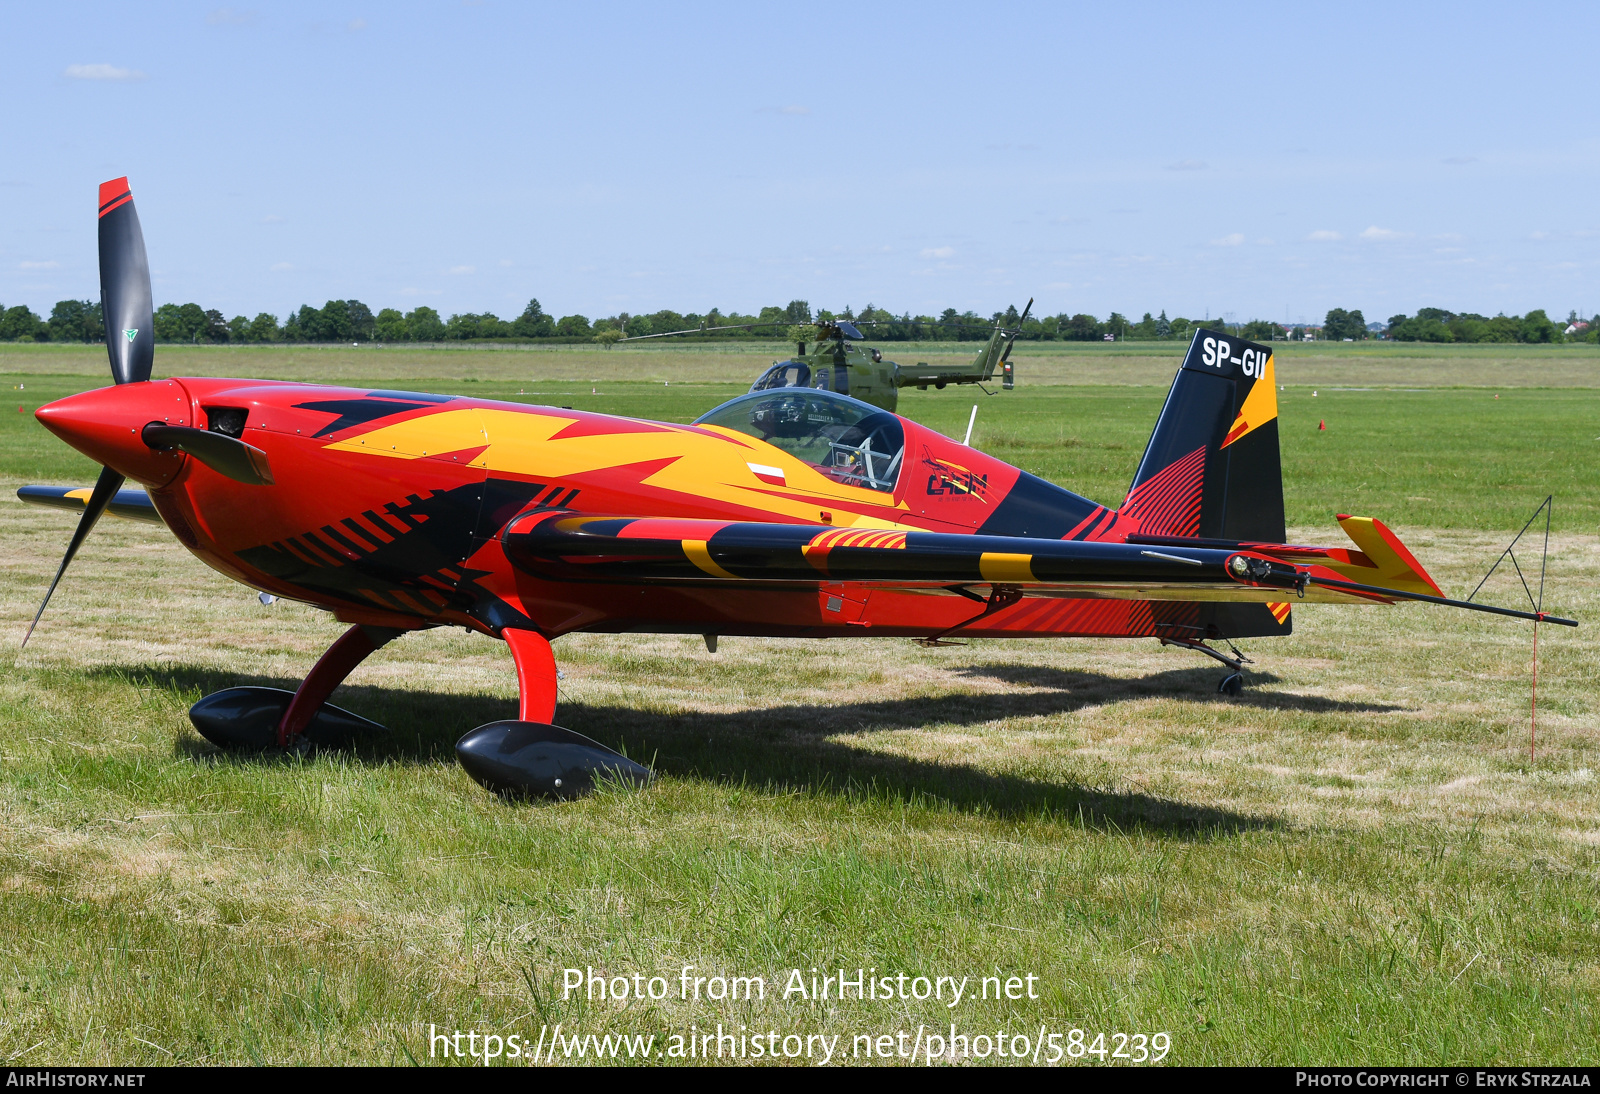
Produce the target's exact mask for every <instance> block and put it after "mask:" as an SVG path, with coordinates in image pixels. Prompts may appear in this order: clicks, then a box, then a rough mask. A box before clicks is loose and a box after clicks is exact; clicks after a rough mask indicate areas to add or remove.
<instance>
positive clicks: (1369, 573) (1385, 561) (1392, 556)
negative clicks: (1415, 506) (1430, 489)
mask: <svg viewBox="0 0 1600 1094" xmlns="http://www.w3.org/2000/svg"><path fill="white" fill-rule="evenodd" d="M1338 521H1339V527H1341V528H1343V529H1344V534H1345V535H1347V536H1349V537H1350V540H1351V542H1352V543H1354V544H1355V545H1356V546H1357V547H1359V548H1361V550H1360V551H1359V552H1354V551H1353V552H1351V555H1352V556H1355V555H1357V554H1359V555H1360V558H1359V559H1356V558H1355V557H1352V560H1351V561H1352V562H1353V563H1355V564H1354V565H1350V566H1339V565H1337V564H1328V568H1329V569H1330V570H1335V571H1338V572H1339V573H1340V574H1341V575H1343V576H1344V577H1346V578H1348V579H1349V580H1351V581H1359V582H1361V583H1362V584H1365V585H1382V586H1383V587H1384V588H1387V589H1399V590H1400V591H1401V592H1405V593H1422V594H1424V595H1426V596H1443V595H1444V590H1442V589H1440V588H1439V586H1438V585H1437V584H1436V583H1435V582H1434V580H1433V578H1431V577H1429V576H1428V571H1426V570H1424V569H1423V568H1422V563H1420V562H1418V561H1417V560H1416V556H1414V555H1413V554H1412V553H1411V552H1410V551H1408V550H1406V545H1405V544H1404V543H1401V542H1400V537H1399V536H1397V535H1395V534H1394V533H1393V532H1391V531H1390V530H1389V529H1388V527H1387V526H1386V525H1385V524H1384V523H1383V521H1381V520H1378V519H1377V518H1376V517H1352V516H1349V515H1347V514H1344V513H1340V514H1339V517H1338Z"/></svg>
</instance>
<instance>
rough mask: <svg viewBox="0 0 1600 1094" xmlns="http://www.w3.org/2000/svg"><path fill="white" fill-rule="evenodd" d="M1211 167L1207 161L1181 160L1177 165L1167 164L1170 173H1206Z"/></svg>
mask: <svg viewBox="0 0 1600 1094" xmlns="http://www.w3.org/2000/svg"><path fill="white" fill-rule="evenodd" d="M1209 166H1211V165H1210V164H1208V163H1206V161H1205V160H1179V161H1178V162H1177V163H1169V164H1167V170H1168V171H1204V170H1205V169H1206V168H1207V167H1209Z"/></svg>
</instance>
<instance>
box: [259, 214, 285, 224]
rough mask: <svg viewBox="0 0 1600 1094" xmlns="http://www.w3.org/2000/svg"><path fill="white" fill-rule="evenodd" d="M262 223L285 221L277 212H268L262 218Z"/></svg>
mask: <svg viewBox="0 0 1600 1094" xmlns="http://www.w3.org/2000/svg"><path fill="white" fill-rule="evenodd" d="M261 223H262V224H282V223H283V218H282V217H280V216H279V215H278V214H277V213H268V214H267V215H266V216H264V217H262V218H261Z"/></svg>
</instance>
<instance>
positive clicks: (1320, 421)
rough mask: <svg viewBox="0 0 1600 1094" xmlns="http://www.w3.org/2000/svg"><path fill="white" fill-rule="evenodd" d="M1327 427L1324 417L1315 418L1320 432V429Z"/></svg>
mask: <svg viewBox="0 0 1600 1094" xmlns="http://www.w3.org/2000/svg"><path fill="white" fill-rule="evenodd" d="M1327 428H1328V423H1327V420H1326V419H1324V418H1318V419H1317V431H1318V432H1319V433H1320V432H1321V431H1323V430H1325V429H1327Z"/></svg>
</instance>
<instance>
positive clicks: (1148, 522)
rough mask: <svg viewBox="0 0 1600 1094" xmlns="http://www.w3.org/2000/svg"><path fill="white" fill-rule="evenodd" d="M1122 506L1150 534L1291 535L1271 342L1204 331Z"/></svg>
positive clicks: (1260, 538)
mask: <svg viewBox="0 0 1600 1094" xmlns="http://www.w3.org/2000/svg"><path fill="white" fill-rule="evenodd" d="M1119 514H1120V515H1121V516H1123V517H1124V518H1133V519H1134V520H1135V521H1137V522H1138V533H1139V534H1141V535H1154V536H1191V537H1198V538H1201V539H1225V540H1250V541H1256V542H1264V543H1282V542H1283V541H1284V536H1285V534H1286V533H1285V530H1284V522H1283V467H1282V464H1281V463H1280V461H1279V458H1278V388H1277V384H1276V382H1275V380H1274V374H1273V360H1272V349H1271V348H1270V347H1268V346H1260V345H1257V344H1255V343H1254V342H1246V341H1244V340H1243V339H1240V338H1234V337H1231V336H1229V335H1226V334H1220V333H1218V332H1216V331H1212V330H1197V331H1195V334H1194V340H1193V341H1192V342H1190V343H1189V352H1188V354H1187V355H1186V356H1185V357H1184V359H1183V367H1182V368H1180V369H1179V370H1178V376H1177V378H1176V379H1175V380H1173V382H1172V390H1171V391H1170V392H1168V393H1167V402H1166V405H1165V406H1163V407H1162V408H1161V417H1160V418H1158V419H1157V420H1156V428H1155V432H1154V433H1153V434H1151V436H1150V444H1149V445H1148V446H1147V447H1146V448H1145V451H1144V458H1143V459H1142V460H1140V461H1139V470H1138V471H1137V472H1136V473H1135V474H1134V476H1133V486H1132V487H1131V488H1130V489H1129V491H1128V496H1127V498H1126V500H1124V501H1123V503H1122V508H1121V510H1119Z"/></svg>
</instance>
